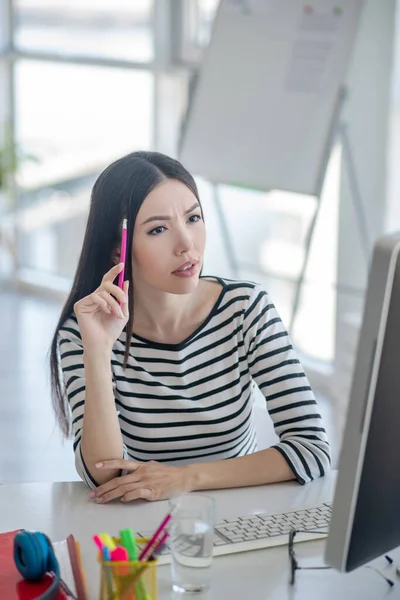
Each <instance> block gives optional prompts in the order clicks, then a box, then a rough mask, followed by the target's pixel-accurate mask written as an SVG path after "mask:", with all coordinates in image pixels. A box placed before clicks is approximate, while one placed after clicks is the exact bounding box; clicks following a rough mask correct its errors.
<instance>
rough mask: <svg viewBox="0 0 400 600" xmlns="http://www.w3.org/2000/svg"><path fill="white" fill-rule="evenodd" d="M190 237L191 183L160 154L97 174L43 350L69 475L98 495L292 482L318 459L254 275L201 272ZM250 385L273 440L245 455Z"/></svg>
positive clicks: (309, 407) (196, 213)
mask: <svg viewBox="0 0 400 600" xmlns="http://www.w3.org/2000/svg"><path fill="white" fill-rule="evenodd" d="M124 218H127V219H128V245H127V259H126V264H125V279H126V281H125V283H124V287H123V290H121V289H120V288H119V287H117V286H116V285H115V284H114V283H113V282H114V280H115V279H116V278H117V276H118V274H119V273H120V272H121V270H122V268H123V264H122V263H120V262H119V257H120V237H121V224H122V221H123V219H124ZM204 246H205V226H204V221H203V213H202V209H201V204H200V200H199V197H198V192H197V188H196V184H195V182H194V180H193V178H192V177H191V175H190V174H189V173H188V172H187V171H186V170H185V169H184V168H183V167H182V165H181V164H180V163H179V162H177V161H176V160H173V159H172V158H169V157H167V156H164V155H162V154H159V153H155V152H135V153H132V154H129V155H128V156H125V157H123V158H121V159H120V160H117V161H116V162H114V163H113V164H111V165H110V166H109V167H108V168H107V169H105V171H104V172H103V173H102V174H101V175H100V176H99V178H98V180H97V181H96V183H95V185H94V188H93V193H92V200H91V207H90V213H89V218H88V224H87V229H86V234H85V239H84V242H83V248H82V253H81V256H80V260H79V264H78V268H77V272H76V275H75V280H74V284H73V288H72V291H71V294H70V296H69V298H68V300H67V302H66V304H65V306H64V309H63V311H62V314H61V317H60V320H59V323H58V325H57V329H56V332H55V335H54V339H53V342H52V349H51V370H52V387H53V401H54V406H55V410H56V413H57V416H58V420H59V423H60V425H61V428H62V430H63V432H64V433H65V434H66V435H68V434H69V433H70V429H71V426H72V430H73V434H74V451H75V458H76V467H77V471H78V473H79V475H80V476H81V478H82V479H83V480H84V481H86V483H87V485H88V486H89V487H90V488H92V491H91V493H90V494H89V495H90V497H92V498H94V499H95V500H96V501H97V502H99V503H102V502H108V501H109V500H112V499H120V500H121V501H123V502H126V501H130V500H135V499H137V498H144V499H147V500H159V499H165V498H168V497H170V496H172V495H175V494H178V493H181V492H187V491H191V490H202V489H217V488H227V487H239V486H248V485H260V484H265V483H271V482H277V481H285V480H289V479H297V480H298V481H299V482H300V483H302V484H304V483H306V482H309V481H311V480H312V479H314V478H315V477H319V476H322V475H324V473H325V472H326V471H327V470H328V469H329V465H330V454H329V444H328V442H327V438H326V433H325V430H324V428H323V425H322V422H321V416H320V415H319V414H318V409H317V405H316V402H315V399H314V396H313V394H312V391H311V389H310V386H309V384H308V381H307V379H306V377H305V374H304V372H303V370H302V368H301V366H300V363H299V361H298V360H297V358H296V356H295V353H294V352H293V349H292V346H291V343H290V340H289V337H288V334H287V332H286V331H285V329H284V327H283V324H282V322H281V320H280V318H279V316H278V314H277V312H276V310H275V307H274V305H273V304H272V302H271V299H270V298H269V296H268V294H267V293H266V292H265V291H264V290H263V289H262V288H261V287H260V286H259V285H257V284H254V283H249V282H239V281H229V280H223V279H220V278H217V277H204V276H201V270H202V264H203V254H204ZM60 366H61V370H62V375H63V377H62V380H61V373H60ZM255 384H257V385H258V387H259V388H260V389H261V391H262V392H263V393H264V395H265V398H266V402H267V408H268V411H269V414H270V416H271V418H272V420H273V423H274V427H275V431H276V433H277V434H278V436H279V438H280V441H279V443H277V444H276V445H275V446H273V447H271V448H268V449H264V450H261V451H257V443H256V436H255V430H254V426H253V423H252V419H251V416H252V414H251V413H252V405H253V389H254V385H255Z"/></svg>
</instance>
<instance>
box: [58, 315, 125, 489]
mask: <svg viewBox="0 0 400 600" xmlns="http://www.w3.org/2000/svg"><path fill="white" fill-rule="evenodd" d="M58 352H59V364H60V368H61V372H62V377H63V382H64V390H65V394H66V396H67V399H68V404H69V407H70V413H71V424H72V435H73V449H74V453H75V468H76V471H77V473H78V475H79V477H80V478H81V479H82V480H83V481H84V482H85V483H86V484H87V485H88V486H89V487H90V488H92V489H93V488H96V487H97V486H98V483H97V482H96V480H95V479H94V478H93V477H92V475H91V473H90V472H89V470H88V469H87V467H86V465H85V461H84V459H83V456H82V452H81V437H82V424H83V414H84V410H85V394H86V380H85V369H84V366H83V345H82V338H81V335H80V332H79V327H78V323H77V321H76V320H75V319H74V318H73V317H70V318H69V319H68V320H67V321H66V322H65V323H64V325H63V326H62V327H61V328H60V330H59V332H58ZM114 385H115V382H114V381H113V387H114ZM123 458H126V459H129V455H128V451H127V448H126V446H125V444H124V455H123Z"/></svg>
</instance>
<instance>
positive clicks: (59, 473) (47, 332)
mask: <svg viewBox="0 0 400 600" xmlns="http://www.w3.org/2000/svg"><path fill="white" fill-rule="evenodd" d="M60 308H61V303H60V302H58V301H50V300H44V299H43V298H41V297H37V296H36V297H35V296H27V295H21V294H17V293H13V292H10V291H6V290H0V483H5V482H32V481H50V480H51V481H68V480H73V479H77V475H76V474H75V469H74V461H73V453H72V448H71V443H70V442H69V441H68V442H65V441H62V439H61V436H60V434H59V432H58V429H57V427H56V425H55V421H54V417H53V412H52V407H51V401H50V391H49V364H48V351H49V346H50V340H51V337H52V334H53V330H54V327H55V325H56V322H57V319H58V315H59V311H60ZM311 384H312V385H313V382H312V381H311ZM313 387H314V391H315V392H316V395H317V399H318V401H319V403H320V409H321V411H322V414H323V417H324V420H325V425H326V427H327V430H328V435H329V437H330V440H331V444H332V449H333V456H334V462H335V463H336V459H337V452H338V446H339V442H340V439H341V433H342V427H343V414H342V413H341V411H338V410H337V409H335V406H334V405H333V402H334V401H333V400H330V399H329V397H328V396H327V395H326V391H325V394H322V392H321V391H320V390H318V389H317V388H316V387H315V386H313ZM261 406H262V403H261V402H260V401H257V429H258V431H259V432H261V438H262V442H264V444H263V445H265V443H267V444H268V445H269V444H270V443H271V442H272V441H273V440H272V438H271V436H272V435H273V430H272V426H271V421H270V419H269V417H268V415H267V413H266V411H265V410H264V409H263V408H261Z"/></svg>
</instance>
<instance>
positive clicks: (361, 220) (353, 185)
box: [340, 123, 372, 264]
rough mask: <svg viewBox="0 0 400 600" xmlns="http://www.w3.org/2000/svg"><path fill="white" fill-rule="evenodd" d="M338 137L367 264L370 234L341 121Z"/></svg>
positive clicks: (369, 252)
mask: <svg viewBox="0 0 400 600" xmlns="http://www.w3.org/2000/svg"><path fill="white" fill-rule="evenodd" d="M340 138H341V142H342V150H343V158H344V160H343V163H344V164H345V165H346V170H347V176H348V178H349V185H350V191H351V196H352V198H353V202H354V210H355V213H356V219H357V222H358V226H359V229H360V237H361V244H362V247H363V250H364V255H365V259H366V261H367V264H369V260H370V257H371V252H372V242H371V236H370V235H369V231H368V224H367V219H366V215H365V210H364V205H363V201H362V197H361V192H360V186H359V184H358V179H357V176H356V169H355V166H354V159H353V153H352V152H351V147H350V140H349V136H348V133H347V126H346V125H345V124H344V123H342V124H341V126H340Z"/></svg>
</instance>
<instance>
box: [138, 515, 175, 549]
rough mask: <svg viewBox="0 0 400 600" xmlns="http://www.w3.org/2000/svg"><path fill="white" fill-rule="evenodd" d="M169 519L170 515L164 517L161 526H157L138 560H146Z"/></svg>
mask: <svg viewBox="0 0 400 600" xmlns="http://www.w3.org/2000/svg"><path fill="white" fill-rule="evenodd" d="M171 519H172V515H170V514H168V515H167V516H166V517H165V519H164V520H163V522H162V523H161V525H160V526H159V528H158V529H157V531H156V532H155V534H154V535H153V537H152V538H151V540H150V541H149V543H148V544H147V546H145V548H144V549H143V550H142V552H141V553H140V555H139V560H146V559H147V558H148V554H149V550H153V548H154V546H155V543H156V542H158V536H159V535H160V534H161V533H163V532H164V529H165V528H166V526H167V525H168V523H169V522H170V520H171Z"/></svg>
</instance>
